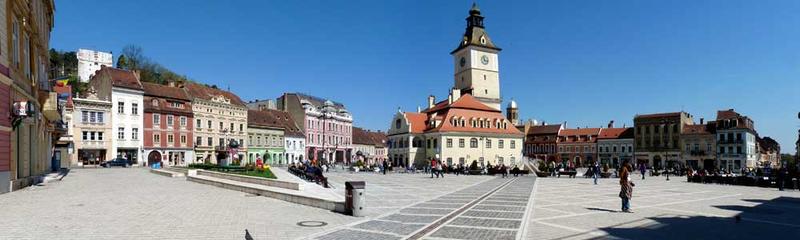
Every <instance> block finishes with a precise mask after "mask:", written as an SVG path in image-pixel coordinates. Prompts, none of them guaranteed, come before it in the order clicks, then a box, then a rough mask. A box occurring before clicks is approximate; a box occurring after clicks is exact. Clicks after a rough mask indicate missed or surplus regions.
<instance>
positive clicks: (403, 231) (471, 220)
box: [310, 176, 536, 240]
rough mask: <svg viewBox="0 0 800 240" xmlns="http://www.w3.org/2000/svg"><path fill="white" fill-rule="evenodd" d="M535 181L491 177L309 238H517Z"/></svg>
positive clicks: (522, 226) (522, 225)
mask: <svg viewBox="0 0 800 240" xmlns="http://www.w3.org/2000/svg"><path fill="white" fill-rule="evenodd" d="M448 177H450V176H448ZM474 177H475V176H466V177H461V178H466V179H469V178H474ZM452 178H458V177H456V176H453V177H452ZM535 180H536V179H535V178H533V177H520V178H492V179H491V180H488V181H485V182H482V183H480V184H476V185H472V186H470V187H466V188H463V189H461V190H458V191H455V192H452V193H448V194H444V195H440V196H438V197H436V198H433V199H430V200H427V201H423V202H420V203H417V204H413V205H411V206H406V207H402V208H398V209H395V210H393V211H389V212H386V213H385V214H383V215H380V216H377V217H375V218H371V219H367V220H364V221H360V222H356V223H352V224H348V225H346V226H344V227H340V228H339V229H336V230H333V231H327V232H324V233H322V234H317V235H313V236H311V237H310V238H314V239H320V240H338V239H376V240H377V239H519V238H521V237H522V236H523V234H524V233H525V231H524V230H523V229H524V228H525V225H526V221H525V220H524V219H526V217H527V215H528V212H529V211H527V210H528V209H530V208H529V205H530V204H532V201H531V197H532V195H531V194H532V192H533V191H532V188H533V186H534V184H533V183H534V181H535ZM368 202H369V201H368Z"/></svg>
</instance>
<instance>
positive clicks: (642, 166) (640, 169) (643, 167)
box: [639, 163, 647, 180]
mask: <svg viewBox="0 0 800 240" xmlns="http://www.w3.org/2000/svg"><path fill="white" fill-rule="evenodd" d="M645 171H647V166H645V164H644V163H639V172H642V180H644V173H645Z"/></svg>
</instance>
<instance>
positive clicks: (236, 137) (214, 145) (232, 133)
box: [185, 83, 248, 165]
mask: <svg viewBox="0 0 800 240" xmlns="http://www.w3.org/2000/svg"><path fill="white" fill-rule="evenodd" d="M185 89H186V92H187V93H189V97H191V98H192V114H193V116H194V119H195V126H194V137H195V145H194V146H195V160H194V162H197V163H203V162H205V163H215V164H225V165H227V164H231V163H236V162H239V163H240V164H241V163H242V162H244V161H240V160H244V159H245V156H246V155H247V144H248V143H247V142H245V139H246V138H247V107H246V106H245V104H244V102H242V100H241V99H240V98H239V96H236V94H233V93H231V92H228V91H224V90H221V89H217V88H212V87H209V86H205V85H201V84H197V83H186V85H185Z"/></svg>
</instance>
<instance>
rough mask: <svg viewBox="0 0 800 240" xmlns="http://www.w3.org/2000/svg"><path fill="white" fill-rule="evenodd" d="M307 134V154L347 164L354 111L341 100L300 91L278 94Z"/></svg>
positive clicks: (285, 109) (281, 101)
mask: <svg viewBox="0 0 800 240" xmlns="http://www.w3.org/2000/svg"><path fill="white" fill-rule="evenodd" d="M277 101H278V109H279V110H282V111H286V112H288V113H289V114H290V115H291V116H292V119H294V120H295V122H296V123H297V125H298V126H300V129H302V130H303V132H304V133H305V134H306V156H307V158H308V159H310V160H316V161H318V162H321V163H327V162H335V163H340V164H350V161H351V160H352V159H353V158H352V156H353V154H354V153H353V142H352V139H353V115H351V114H350V112H349V111H347V108H345V106H344V104H341V103H337V102H333V101H330V100H324V99H322V98H318V97H314V96H309V95H305V94H300V93H285V94H283V96H281V97H279V98H278V100H277Z"/></svg>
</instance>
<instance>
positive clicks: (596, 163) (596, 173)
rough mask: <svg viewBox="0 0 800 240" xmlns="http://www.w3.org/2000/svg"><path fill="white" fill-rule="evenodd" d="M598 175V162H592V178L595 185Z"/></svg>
mask: <svg viewBox="0 0 800 240" xmlns="http://www.w3.org/2000/svg"><path fill="white" fill-rule="evenodd" d="M599 175H600V163H598V162H594V166H592V178H594V185H597V178H598V177H599Z"/></svg>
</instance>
